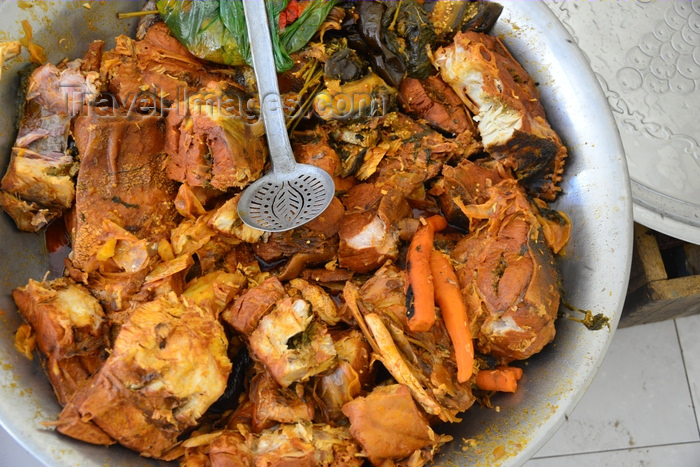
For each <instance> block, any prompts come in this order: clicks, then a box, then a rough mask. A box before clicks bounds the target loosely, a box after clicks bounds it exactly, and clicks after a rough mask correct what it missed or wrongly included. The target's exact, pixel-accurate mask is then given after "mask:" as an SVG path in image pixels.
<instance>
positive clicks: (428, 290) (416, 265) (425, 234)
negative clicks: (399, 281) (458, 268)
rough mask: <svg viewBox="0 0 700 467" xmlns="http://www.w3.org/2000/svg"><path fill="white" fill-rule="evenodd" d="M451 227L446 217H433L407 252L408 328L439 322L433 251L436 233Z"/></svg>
mask: <svg viewBox="0 0 700 467" xmlns="http://www.w3.org/2000/svg"><path fill="white" fill-rule="evenodd" d="M445 227H447V221H446V220H445V218H444V217H442V216H432V217H429V218H428V219H426V223H425V224H423V225H421V226H420V227H418V230H417V231H416V233H415V235H414V236H413V239H412V240H411V245H410V246H409V248H408V253H407V255H406V269H407V270H408V281H407V283H406V285H407V287H406V308H407V310H408V311H407V312H406V317H407V318H408V328H409V329H410V330H411V331H414V332H425V331H427V330H429V329H430V327H431V326H432V325H433V323H434V322H435V290H434V288H433V275H432V274H431V273H430V253H431V252H432V251H433V238H434V237H435V232H436V231H439V230H442V229H444V228H445Z"/></svg>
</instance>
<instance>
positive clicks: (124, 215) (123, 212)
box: [72, 114, 178, 272]
mask: <svg viewBox="0 0 700 467" xmlns="http://www.w3.org/2000/svg"><path fill="white" fill-rule="evenodd" d="M163 130H164V123H163V119H162V118H160V117H148V116H146V117H141V116H138V115H135V114H132V115H130V116H128V117H121V116H120V117H108V116H96V115H92V116H82V117H78V119H77V120H76V121H75V129H74V134H75V141H76V145H77V147H78V151H79V152H80V155H81V164H80V171H79V173H78V183H77V191H76V212H77V214H78V215H77V223H76V227H75V235H74V239H73V256H72V260H73V264H74V265H75V267H77V268H80V269H86V270H87V272H90V270H93V269H94V268H95V264H94V263H95V260H96V259H97V255H98V252H99V249H100V248H102V247H103V246H104V243H105V242H107V241H109V233H110V232H109V228H108V224H107V223H106V221H105V220H108V221H110V222H112V223H113V224H116V225H117V226H118V227H121V228H123V229H126V230H127V231H128V233H130V234H132V235H133V236H135V237H136V238H137V239H139V240H143V241H144V242H147V244H149V243H150V244H157V243H158V241H159V240H161V239H163V238H166V237H167V236H168V235H170V231H171V229H172V228H173V227H175V220H176V218H177V216H178V213H177V210H176V209H175V206H174V204H173V198H174V197H175V194H176V192H177V187H176V186H175V183H174V182H172V181H171V180H169V179H168V178H167V177H166V175H165V171H164V168H165V164H166V161H167V156H166V155H165V153H164V152H163ZM117 248H118V245H117ZM125 270H126V271H127V272H135V271H134V270H131V271H130V270H129V269H128V268H125Z"/></svg>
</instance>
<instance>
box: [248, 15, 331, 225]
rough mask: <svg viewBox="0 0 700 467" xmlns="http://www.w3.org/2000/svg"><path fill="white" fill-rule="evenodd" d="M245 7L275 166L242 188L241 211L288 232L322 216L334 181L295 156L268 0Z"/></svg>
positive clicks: (255, 220)
mask: <svg viewBox="0 0 700 467" xmlns="http://www.w3.org/2000/svg"><path fill="white" fill-rule="evenodd" d="M243 8H244V11H245V17H246V22H247V27H248V37H249V40H250V51H251V55H252V58H253V68H254V69H255V79H256V80H257V84H258V93H259V94H260V113H261V116H262V119H263V124H264V125H265V133H266V135H267V144H268V147H269V149H270V159H271V160H272V170H271V171H270V172H269V173H267V174H266V175H264V176H263V177H261V178H260V179H258V180H257V181H255V182H254V183H253V184H251V185H250V186H249V187H247V188H246V189H245V190H244V191H243V193H242V195H241V199H240V200H239V202H238V215H239V216H240V218H241V219H242V220H243V222H245V223H246V224H248V225H249V226H251V227H254V228H256V229H260V230H265V231H267V232H284V231H285V230H290V229H293V228H295V227H299V226H300V225H303V224H306V223H307V222H309V221H311V220H313V219H314V218H316V217H318V216H319V215H320V214H321V213H322V212H323V211H324V210H325V209H326V208H327V207H328V205H329V204H330V202H331V199H333V195H334V194H335V184H334V182H333V178H332V177H331V176H330V175H329V174H328V173H327V172H326V171H324V170H322V169H319V168H318V167H314V166H312V165H308V164H298V163H297V162H296V160H295V159H294V154H293V153H292V146H291V144H290V143H289V135H288V134H287V127H286V125H285V121H284V112H283V109H282V105H281V102H282V101H281V99H280V93H279V87H278V85H277V72H276V69H275V62H274V57H273V55H272V40H271V38H270V28H269V26H268V22H267V11H266V9H265V2H264V1H244V2H243Z"/></svg>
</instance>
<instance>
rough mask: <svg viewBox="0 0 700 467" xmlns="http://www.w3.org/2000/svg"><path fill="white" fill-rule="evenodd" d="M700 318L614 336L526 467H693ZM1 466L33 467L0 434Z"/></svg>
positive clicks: (697, 458)
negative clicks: (572, 405)
mask: <svg viewBox="0 0 700 467" xmlns="http://www.w3.org/2000/svg"><path fill="white" fill-rule="evenodd" d="M699 419H700V315H698V316H693V317H689V318H682V319H678V320H675V321H665V322H662V323H656V324H648V325H643V326H635V327H632V328H627V329H621V330H619V331H618V332H617V333H616V334H615V338H614V339H613V342H612V344H611V346H610V350H609V351H608V354H607V356H606V358H605V361H604V362H603V366H602V367H601V369H600V371H599V372H598V375H597V376H596V378H595V380H594V381H593V383H592V384H591V387H590V388H589V389H588V391H587V392H586V395H585V396H584V397H583V399H582V400H581V402H580V403H579V405H578V407H577V408H576V409H575V410H574V412H573V413H572V414H571V416H570V417H569V419H568V421H566V422H565V423H564V425H563V426H562V428H561V429H560V430H559V431H558V432H557V433H556V434H555V435H554V437H553V438H552V439H551V440H550V441H549V443H547V444H546V445H545V446H544V447H543V448H542V449H541V450H540V451H539V452H538V453H537V455H536V456H535V458H534V459H532V460H531V461H529V462H528V463H527V464H525V467H607V466H609V467H633V466H634V467H638V466H645V467H667V466H668V467H700V426H699V425H698V420H699ZM0 446H2V447H3V448H5V449H2V451H1V452H2V459H0V466H3V467H4V466H23V467H39V464H38V463H37V462H36V461H34V460H33V459H32V458H31V457H30V456H29V454H27V453H25V452H24V451H23V450H22V449H21V448H19V447H18V446H16V445H14V444H13V442H12V441H11V440H10V439H9V437H8V436H7V434H6V433H5V432H3V431H2V430H1V429H0Z"/></svg>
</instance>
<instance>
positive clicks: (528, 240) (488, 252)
mask: <svg viewBox="0 0 700 467" xmlns="http://www.w3.org/2000/svg"><path fill="white" fill-rule="evenodd" d="M480 198H481V199H482V200H483V202H482V203H481V204H468V205H466V207H465V208H464V211H465V214H466V215H467V216H468V217H469V218H470V221H471V230H472V233H471V234H470V235H468V236H466V237H464V238H463V239H462V240H460V241H459V242H458V243H457V245H456V247H455V248H454V250H453V251H452V258H453V259H454V260H455V261H457V262H458V266H457V276H458V279H459V282H460V286H461V287H462V295H463V296H464V299H465V302H466V303H467V307H468V310H469V313H470V314H469V318H470V323H471V326H472V335H473V336H475V338H476V344H477V348H478V349H479V350H480V351H481V352H483V353H486V354H490V355H494V356H497V357H501V358H503V359H505V360H506V361H511V360H521V359H525V358H528V357H530V356H531V355H533V354H535V353H537V352H539V351H540V350H542V348H543V347H544V346H545V345H546V344H548V343H549V342H551V341H552V339H554V334H555V328H554V321H555V320H556V318H557V312H558V310H559V299H560V296H559V288H560V282H559V275H558V272H557V270H556V267H555V264H554V258H553V255H552V252H551V249H550V248H549V246H548V245H547V243H546V241H545V237H544V234H543V232H542V230H541V227H540V224H539V221H538V220H537V218H536V217H535V214H534V213H533V211H532V207H531V206H530V204H529V203H528V201H527V198H526V195H525V193H524V191H523V189H522V188H521V187H520V186H519V185H518V184H517V182H516V181H515V180H513V179H504V180H502V181H501V182H499V183H498V184H496V185H493V186H490V187H488V188H486V189H485V190H484V191H483V193H482V194H481V197H480Z"/></svg>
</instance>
